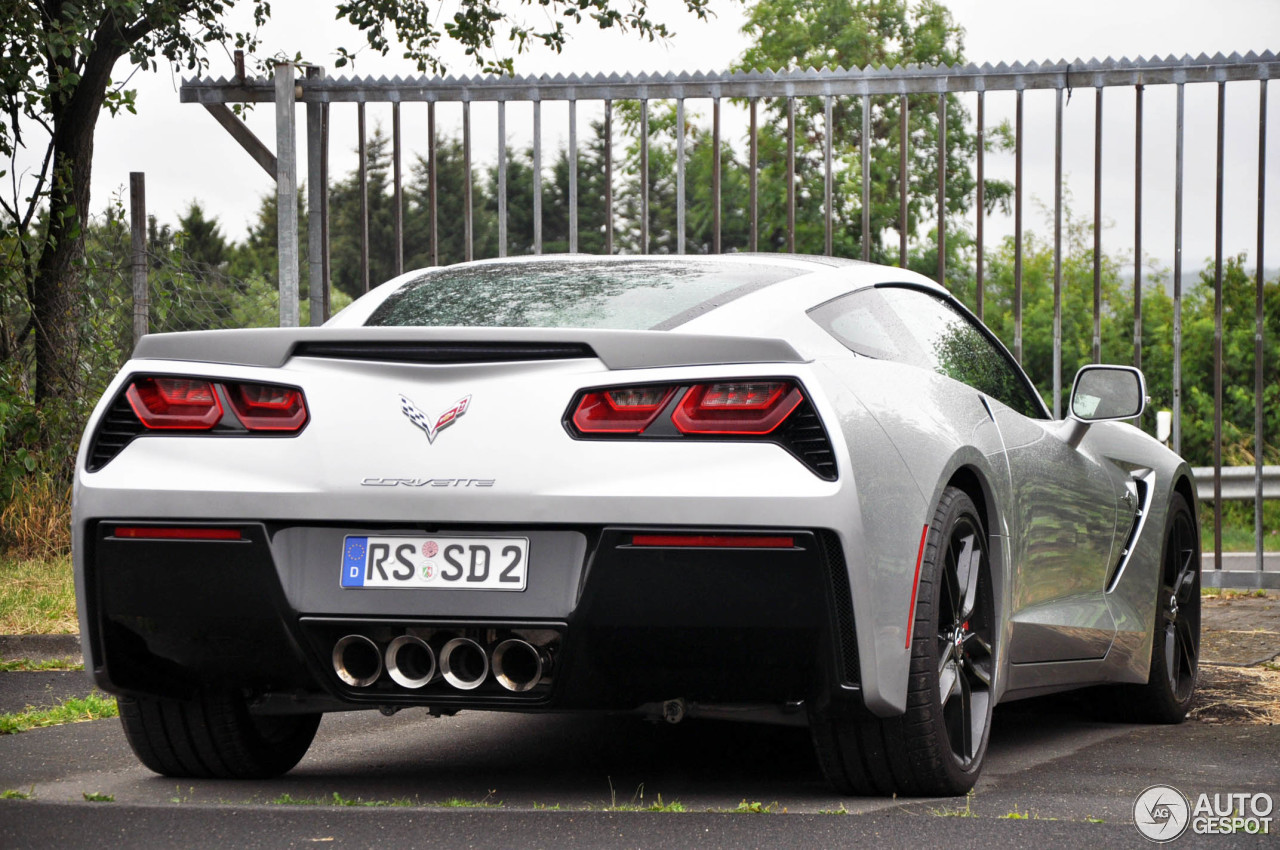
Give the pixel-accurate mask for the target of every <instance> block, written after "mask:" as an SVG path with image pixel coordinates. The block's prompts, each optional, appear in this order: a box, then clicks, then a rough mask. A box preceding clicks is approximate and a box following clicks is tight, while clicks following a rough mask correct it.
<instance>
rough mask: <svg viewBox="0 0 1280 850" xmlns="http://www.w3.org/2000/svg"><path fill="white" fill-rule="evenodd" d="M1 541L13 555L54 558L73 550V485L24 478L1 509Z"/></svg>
mask: <svg viewBox="0 0 1280 850" xmlns="http://www.w3.org/2000/svg"><path fill="white" fill-rule="evenodd" d="M0 542H3V545H4V551H5V554H6V555H7V556H8V557H9V558H15V559H22V560H30V559H35V558H54V557H57V556H59V555H66V554H67V553H68V552H70V551H71V488H70V487H63V486H60V485H58V484H54V483H53V482H52V481H49V480H48V479H42V478H35V477H29V478H23V479H20V480H19V481H18V483H17V484H15V485H14V488H13V497H12V498H11V499H10V500H9V503H8V504H7V505H5V508H4V511H3V512H0Z"/></svg>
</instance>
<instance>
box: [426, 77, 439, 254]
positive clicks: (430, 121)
mask: <svg viewBox="0 0 1280 850" xmlns="http://www.w3.org/2000/svg"><path fill="white" fill-rule="evenodd" d="M436 189H437V183H436V102H435V101H434V100H433V101H431V102H430V103H428V104H427V194H428V195H429V198H428V203H429V204H430V205H431V265H433V266H438V265H440V207H439V205H438V204H437V203H436V201H437V198H436Z"/></svg>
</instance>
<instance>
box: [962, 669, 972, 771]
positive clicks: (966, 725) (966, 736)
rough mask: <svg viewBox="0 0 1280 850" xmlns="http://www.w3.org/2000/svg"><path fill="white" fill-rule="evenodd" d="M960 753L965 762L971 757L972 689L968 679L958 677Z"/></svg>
mask: <svg viewBox="0 0 1280 850" xmlns="http://www.w3.org/2000/svg"><path fill="white" fill-rule="evenodd" d="M960 736H961V738H960V741H961V744H960V746H961V750H960V755H961V757H962V758H963V759H964V761H965V762H968V761H969V759H971V758H973V691H972V690H971V689H970V688H969V680H968V679H966V678H965V677H964V676H961V677H960Z"/></svg>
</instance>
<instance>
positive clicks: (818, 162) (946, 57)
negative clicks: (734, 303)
mask: <svg viewBox="0 0 1280 850" xmlns="http://www.w3.org/2000/svg"><path fill="white" fill-rule="evenodd" d="M743 31H744V32H745V33H746V34H747V35H749V36H750V37H751V39H752V41H753V46H752V47H751V48H749V49H748V50H747V51H746V52H745V53H744V54H743V56H742V58H741V60H740V61H739V63H738V65H737V67H738V68H739V69H741V70H755V71H765V70H777V69H799V70H804V69H808V68H817V69H824V68H862V67H866V66H886V67H892V66H894V65H908V64H923V65H951V64H956V63H960V62H963V61H964V31H963V29H962V28H961V27H960V26H959V25H957V24H956V23H955V21H954V19H953V18H952V16H951V13H950V12H949V11H948V10H947V8H946V7H945V6H944V5H943V4H941V3H939V2H936V0H921V2H919V3H917V4H910V3H908V2H907V0H755V2H754V3H752V4H751V5H750V6H749V8H748V12H747V22H746V24H745V25H744V27H743ZM765 108H766V110H767V113H768V114H769V116H770V118H769V119H768V120H766V121H764V122H763V129H762V132H761V141H760V154H759V156H760V168H761V178H760V183H761V199H760V234H761V246H762V247H764V246H766V245H767V246H771V247H772V248H773V249H775V250H779V249H783V248H784V247H785V245H786V219H787V206H786V169H787V138H786V123H787V118H786V109H787V105H786V102H785V101H781V100H777V101H770V102H767V103H766V104H765ZM862 108H863V103H862V98H857V97H849V98H837V99H836V100H835V102H834V104H833V108H832V122H831V126H830V127H827V126H826V121H825V116H824V110H825V104H824V101H823V99H822V98H800V99H798V100H797V102H796V125H795V135H796V164H795V168H796V182H797V187H796V192H797V196H798V201H797V204H796V250H798V251H802V252H810V253H822V252H823V250H824V249H825V245H824V238H825V224H824V215H825V213H824V209H823V199H824V193H825V187H824V182H825V167H824V163H823V157H824V154H823V151H824V147H825V144H826V138H827V135H828V134H830V136H831V143H832V153H833V158H834V159H835V160H836V162H835V167H834V168H833V172H834V179H833V181H832V182H833V186H832V210H833V213H834V219H835V221H834V224H833V243H834V245H833V250H834V253H836V254H838V255H842V256H858V255H859V254H860V253H861V250H862V245H861V241H862V225H861V216H862V161H863V157H864V155H866V154H867V150H868V149H869V152H870V156H871V194H870V202H871V210H870V213H871V215H870V218H871V229H870V234H871V240H872V244H871V246H870V256H871V259H872V260H873V261H876V262H889V263H896V262H897V260H898V250H897V245H896V244H891V245H887V244H886V243H885V239H886V236H887V235H888V233H889V231H891V230H896V231H898V232H899V233H901V232H902V231H904V230H905V231H906V234H907V236H908V238H909V239H911V240H913V241H914V240H916V239H917V238H918V237H920V236H921V234H920V233H919V230H920V228H921V226H923V227H924V229H925V231H926V238H929V237H928V234H927V231H928V230H929V229H930V227H933V228H934V230H935V232H934V233H933V234H932V241H933V244H934V245H935V246H936V244H937V234H936V221H937V212H936V205H937V185H938V166H939V162H938V102H937V96H936V95H932V96H920V95H917V96H913V97H912V98H911V100H910V104H909V108H908V134H909V145H908V151H909V161H908V168H907V174H905V175H903V174H900V173H899V171H900V169H899V157H900V150H901V144H902V140H901V138H900V136H901V111H900V110H901V105H900V100H899V98H898V97H896V96H894V97H873V98H872V99H871V115H870V129H871V138H870V140H869V143H865V142H864V140H862V139H861V138H860V136H861V133H862ZM946 114H947V136H946V151H945V153H946V174H947V192H946V210H947V216H948V218H949V220H950V223H949V224H948V228H947V230H948V233H947V238H948V240H949V243H950V244H949V245H948V249H949V253H951V254H952V256H954V257H956V258H957V259H958V258H959V254H958V253H956V249H958V248H960V247H961V246H962V245H963V242H961V241H956V240H960V239H962V237H963V225H962V224H961V222H960V221H959V219H960V217H961V216H962V215H963V214H964V213H965V212H967V211H968V209H969V207H970V204H971V203H972V200H971V198H972V195H973V191H974V186H975V184H974V178H973V175H972V172H971V171H970V169H969V163H970V162H971V161H972V160H973V156H974V152H975V149H976V144H977V142H976V140H975V138H974V136H973V135H972V134H971V133H970V132H969V130H968V121H969V116H968V113H967V111H966V110H965V109H964V107H963V106H962V105H961V103H960V101H959V99H958V98H957V97H955V96H954V95H948V96H947V100H946ZM995 136H996V137H997V138H999V134H998V133H997V134H995ZM903 179H906V180H908V202H907V220H906V221H905V222H904V221H901V220H900V209H899V208H900V204H899V197H900V192H901V181H902V180H903ZM1011 192H1012V187H1011V186H1009V185H1008V184H1007V183H1004V182H1000V181H989V182H988V184H987V187H986V201H987V204H988V206H989V208H994V207H995V206H996V205H1002V204H1007V201H1008V198H1009V196H1010V194H1011ZM894 242H895V243H896V240H894ZM913 253H915V256H917V257H919V260H918V261H917V262H918V263H919V264H921V265H922V266H923V268H921V269H919V270H920V271H922V272H924V273H926V274H935V273H936V270H937V262H936V258H935V256H934V252H933V251H928V252H924V251H919V252H913ZM929 260H931V262H929ZM915 264H917V263H916V262H913V263H912V265H915ZM949 267H950V268H952V269H957V270H958V269H959V267H960V264H959V263H950V264H949Z"/></svg>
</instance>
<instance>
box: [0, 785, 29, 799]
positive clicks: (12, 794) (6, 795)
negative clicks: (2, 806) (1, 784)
mask: <svg viewBox="0 0 1280 850" xmlns="http://www.w3.org/2000/svg"><path fill="white" fill-rule="evenodd" d="M35 795H36V792H35V786H34V785H33V786H32V787H31V790H30V791H17V790H15V789H13V788H9V789H7V790H4V791H0V800H30V799H31V798H32V797H34V796H35Z"/></svg>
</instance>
